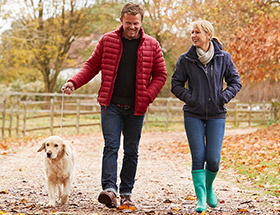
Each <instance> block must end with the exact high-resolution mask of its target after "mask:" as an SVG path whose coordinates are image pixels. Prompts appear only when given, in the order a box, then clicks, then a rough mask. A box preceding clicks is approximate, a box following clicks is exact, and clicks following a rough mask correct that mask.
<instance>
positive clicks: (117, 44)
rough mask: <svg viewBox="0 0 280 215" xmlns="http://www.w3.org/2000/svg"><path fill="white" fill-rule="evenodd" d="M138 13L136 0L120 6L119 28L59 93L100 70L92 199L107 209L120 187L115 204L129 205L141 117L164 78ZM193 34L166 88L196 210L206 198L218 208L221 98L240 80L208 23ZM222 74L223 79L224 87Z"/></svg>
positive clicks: (204, 205)
mask: <svg viewBox="0 0 280 215" xmlns="http://www.w3.org/2000/svg"><path fill="white" fill-rule="evenodd" d="M143 16H144V11H143V9H142V7H141V6H140V5H139V4H136V3H127V4H125V6H124V7H123V9H122V11H121V16H120V21H121V23H122V24H121V26H120V27H119V28H118V29H117V30H115V31H112V32H109V33H106V34H105V35H103V37H102V38H101V39H100V40H99V42H98V44H97V46H96V48H95V50H94V52H93V54H92V55H91V57H90V58H89V59H88V60H87V61H86V63H85V65H84V66H83V67H82V69H81V70H80V71H79V72H78V73H77V74H75V75H74V76H73V77H72V78H70V79H69V80H68V81H67V82H66V83H65V84H64V86H63V87H62V91H64V92H65V93H67V94H71V93H72V92H73V91H74V90H76V89H78V88H80V87H81V86H83V85H84V84H86V83H88V82H89V81H90V80H91V79H92V78H94V77H95V76H96V75H97V74H98V73H99V71H101V74H102V78H101V87H100V90H99V94H98V102H99V104H100V106H101V124H102V132H103V137H104V142H105V143H104V150H103V160H102V177H101V182H102V190H103V191H102V192H101V193H100V194H99V196H98V201H99V202H100V203H102V204H104V205H106V206H107V207H109V208H115V207H117V206H118V203H117V198H116V197H117V195H118V191H119V194H120V205H121V206H123V205H126V206H128V207H135V204H134V203H133V201H132V200H131V194H132V189H133V187H134V182H135V175H136V169H137V162H138V147H139V141H140V137H141V131H142V126H143V121H144V115H145V112H146V111H147V108H148V106H149V104H150V103H152V102H153V101H154V99H155V98H156V97H157V95H158V94H159V92H160V91H161V89H162V87H163V86H164V84H165V81H166V77H167V72H166V68H165V62H164V58H163V56H162V50H161V47H160V45H159V43H158V42H157V41H156V40H155V39H154V38H152V37H151V36H149V35H147V34H145V33H144V30H143V28H142V22H143ZM191 38H192V41H193V45H192V46H191V48H190V49H189V51H188V52H186V53H183V54H182V55H181V56H180V57H179V59H178V61H177V63H176V68H175V71H174V74H173V76H172V89H171V91H172V93H173V94H174V95H175V96H176V97H178V98H179V99H180V100H182V101H184V102H185V105H184V107H183V110H184V124H185V130H186V134H187V137H188V142H189V146H190V149H191V155H192V177H193V184H194V188H195V193H196V196H197V198H198V201H197V206H196V209H195V210H196V211H197V212H202V211H205V210H206V208H207V204H208V205H209V206H210V207H213V208H214V207H216V206H217V197H216V194H215V193H214V191H213V186H212V184H213V181H214V179H215V177H216V175H217V172H218V170H219V162H220V154H221V147H222V141H223V136H224V129H225V115H226V108H225V103H228V102H229V101H230V100H231V99H232V98H233V97H234V96H235V95H236V94H237V92H238V91H239V90H240V88H241V84H240V77H239V75H238V72H237V71H236V68H235V66H234V63H233V61H232V59H231V56H230V54H229V53H227V52H225V51H223V50H222V46H221V44H220V42H219V41H218V39H217V38H214V29H213V27H212V25H211V23H210V22H208V21H206V20H202V21H197V22H194V23H193V24H192V32H191ZM223 79H225V81H226V83H227V87H226V88H225V89H224V88H223ZM186 83H187V87H185V84H186ZM121 133H122V134H123V137H124V139H123V140H124V141H123V148H124V155H123V162H122V168H121V172H120V180H121V182H120V185H119V188H118V186H117V175H118V173H117V157H118V151H119V147H120V136H121ZM205 165H206V166H205ZM205 167H206V168H205ZM118 189H119V190H118Z"/></svg>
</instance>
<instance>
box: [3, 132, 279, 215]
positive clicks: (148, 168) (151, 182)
mask: <svg viewBox="0 0 280 215" xmlns="http://www.w3.org/2000/svg"><path fill="white" fill-rule="evenodd" d="M251 131H253V130H252V129H249V130H248V129H247V130H246V129H241V130H227V132H226V135H234V134H239V133H246V132H251ZM64 138H65V139H69V140H74V145H75V148H76V151H77V155H78V159H77V164H76V177H75V181H74V187H73V189H72V194H71V196H70V201H69V204H68V205H65V206H62V207H56V208H55V209H49V208H44V203H45V202H47V199H48V197H47V194H46V193H47V191H46V188H45V181H44V173H43V160H42V156H43V155H42V154H41V153H37V152H36V151H37V149H38V148H39V145H40V141H41V140H34V141H33V142H32V143H30V146H28V147H24V148H21V149H19V150H18V151H17V152H16V153H10V154H7V155H0V193H1V194H0V214H1V211H2V212H5V211H6V213H7V214H18V213H24V214H86V215H89V214H126V213H131V214H196V213H194V212H193V211H194V208H195V202H196V200H194V197H195V196H194V190H193V185H192V180H191V174H190V173H191V169H190V167H191V166H190V154H189V150H188V146H187V144H186V136H185V133H184V132H165V133H159V132H155V133H144V134H143V135H142V140H141V145H140V152H139V166H138V172H137V179H136V183H135V188H134V190H133V196H132V198H133V200H134V201H135V202H136V203H137V205H138V210H137V211H134V212H129V211H118V210H116V209H107V208H105V207H103V205H101V204H99V203H98V201H97V196H98V194H99V192H100V191H101V185H100V169H101V159H102V150H103V138H102V136H101V134H94V135H91V136H87V135H84V136H73V137H71V136H66V135H64ZM121 153H122V152H120V156H119V158H120V159H119V162H121V158H122V154H121ZM119 166H120V165H119ZM237 177H238V175H236V174H234V173H233V172H231V171H230V170H221V171H220V173H219V175H218V177H217V180H216V181H215V190H216V192H217V195H218V199H219V204H218V206H217V208H215V209H210V208H208V211H207V214H279V211H278V212H277V211H276V210H274V209H273V205H276V204H278V205H279V199H276V198H274V197H271V196H264V195H259V193H258V192H256V191H250V190H245V189H244V188H243V189H242V188H241V187H239V186H238V185H237V183H236V181H237Z"/></svg>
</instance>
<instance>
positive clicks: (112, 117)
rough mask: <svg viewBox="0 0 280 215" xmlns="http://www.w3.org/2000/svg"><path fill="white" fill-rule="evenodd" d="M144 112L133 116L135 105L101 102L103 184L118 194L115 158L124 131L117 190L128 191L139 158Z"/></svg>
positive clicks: (124, 193) (133, 180) (122, 192)
mask: <svg viewBox="0 0 280 215" xmlns="http://www.w3.org/2000/svg"><path fill="white" fill-rule="evenodd" d="M143 120H144V115H142V116H134V107H126V106H118V105H115V104H110V106H108V107H106V108H105V107H104V106H101V124H102V131H103V137H104V141H105V146H104V150H103V160H102V179H101V183H102V188H103V190H107V191H112V192H114V193H115V194H117V190H118V187H117V185H116V183H117V169H118V168H117V160H118V151H119V148H120V137H121V132H122V133H123V150H124V156H123V162H122V168H121V173H120V179H121V183H120V194H121V195H131V191H132V189H133V186H134V182H135V175H136V169H137V161H138V146H139V141H140V137H141V131H142V127H143Z"/></svg>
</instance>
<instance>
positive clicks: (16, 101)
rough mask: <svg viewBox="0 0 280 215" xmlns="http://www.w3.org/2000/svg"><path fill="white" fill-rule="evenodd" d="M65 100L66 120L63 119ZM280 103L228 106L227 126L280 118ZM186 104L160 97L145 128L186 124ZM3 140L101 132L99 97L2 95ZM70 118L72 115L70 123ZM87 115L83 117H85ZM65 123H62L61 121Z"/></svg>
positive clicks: (64, 117) (55, 94)
mask: <svg viewBox="0 0 280 215" xmlns="http://www.w3.org/2000/svg"><path fill="white" fill-rule="evenodd" d="M62 99H63V117H62V116H61V110H62ZM278 104H279V102H277V101H271V102H264V103H239V102H237V101H232V102H230V103H229V104H227V109H228V113H227V119H226V123H227V124H228V125H229V124H230V125H234V126H236V127H237V126H241V125H246V126H248V125H249V126H251V125H257V124H260V123H268V122H270V121H277V120H278V119H279V108H278ZM182 106H183V102H181V101H179V100H178V99H176V98H157V99H156V100H155V101H154V102H153V103H152V104H151V105H150V107H149V109H148V112H147V113H146V117H145V121H144V126H145V127H146V128H149V126H151V125H153V126H154V125H156V124H160V126H161V127H162V128H163V129H166V130H167V129H169V128H170V127H171V126H173V127H174V126H175V127H176V126H178V124H179V123H180V125H182V124H183V111H182ZM0 111H1V113H2V114H1V116H0V120H1V121H2V126H1V127H2V129H1V134H2V135H1V138H2V139H3V138H5V137H7V136H9V137H14V136H16V137H18V136H26V135H27V134H29V133H31V132H39V131H45V132H46V131H47V130H48V131H49V134H50V135H53V134H54V133H55V132H54V130H55V129H59V128H61V123H62V126H63V128H74V130H75V131H74V132H75V134H79V133H80V129H81V127H92V126H94V127H97V128H98V129H100V106H99V104H98V103H97V95H80V94H73V95H70V96H69V95H63V94H57V93H54V94H51V93H50V94H48V93H43V94H38V93H9V94H0ZM67 116H70V118H69V120H68V123H67V122H66V119H67ZM83 116H84V117H83ZM62 119H63V121H62V122H61V120H62Z"/></svg>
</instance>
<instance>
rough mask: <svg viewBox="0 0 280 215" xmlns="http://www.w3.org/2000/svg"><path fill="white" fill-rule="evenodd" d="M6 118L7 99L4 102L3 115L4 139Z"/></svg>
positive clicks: (3, 135)
mask: <svg viewBox="0 0 280 215" xmlns="http://www.w3.org/2000/svg"><path fill="white" fill-rule="evenodd" d="M5 116H6V98H5V99H4V101H3V113H2V139H4V137H5Z"/></svg>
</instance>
